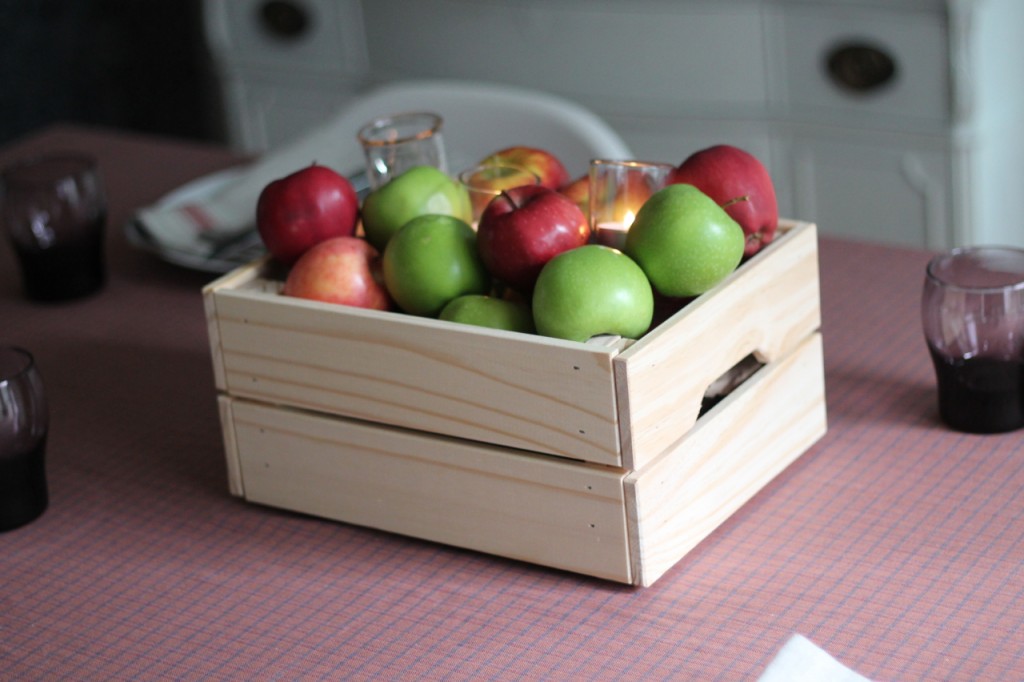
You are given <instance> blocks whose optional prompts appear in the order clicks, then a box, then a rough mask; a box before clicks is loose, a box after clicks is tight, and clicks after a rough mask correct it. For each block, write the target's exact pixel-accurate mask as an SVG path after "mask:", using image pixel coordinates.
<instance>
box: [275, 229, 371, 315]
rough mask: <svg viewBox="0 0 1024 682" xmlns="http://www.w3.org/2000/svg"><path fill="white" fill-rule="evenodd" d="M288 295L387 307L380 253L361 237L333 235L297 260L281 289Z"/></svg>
mask: <svg viewBox="0 0 1024 682" xmlns="http://www.w3.org/2000/svg"><path fill="white" fill-rule="evenodd" d="M282 293H284V294H285V295H287V296H297V297H298V298H308V299H311V300H314V301H324V302H326V303H341V304H343V305H351V306H357V307H359V308H373V309H374V310H388V309H389V308H390V307H391V298H390V297H389V296H388V293H387V290H386V289H385V288H384V278H383V275H382V273H381V259H380V253H379V252H378V251H377V249H375V248H374V247H373V246H372V245H371V244H370V243H369V242H367V241H366V240H365V239H362V238H360V237H349V236H346V237H331V238H330V239H325V240H324V241H322V242H320V243H319V244H317V245H316V246H314V247H313V248H311V249H309V250H308V251H306V252H305V253H304V254H302V256H300V257H299V259H298V260H297V261H295V265H293V266H292V268H291V270H290V271H289V273H288V278H287V279H286V280H285V283H284V289H283V291H282Z"/></svg>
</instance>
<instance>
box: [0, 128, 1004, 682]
mask: <svg viewBox="0 0 1024 682" xmlns="http://www.w3.org/2000/svg"><path fill="white" fill-rule="evenodd" d="M68 148H74V149H79V150H84V151H88V152H92V153H94V154H96V155H97V156H98V158H99V160H100V168H101V170H102V172H103V174H104V177H105V180H106V183H107V187H108V193H109V198H110V203H111V211H110V229H109V230H108V235H107V253H108V256H109V259H110V262H111V279H110V282H109V285H108V286H107V288H106V289H105V290H104V291H103V292H102V293H101V294H99V295H98V296H95V297H93V298H89V299H86V300H83V301H80V302H75V303H69V304H59V305H39V304H32V303H29V302H28V301H26V300H24V299H23V298H22V296H21V292H20V287H19V283H18V279H17V273H16V269H15V262H14V257H13V254H12V252H11V250H10V248H9V246H8V245H7V243H6V242H4V243H3V244H2V245H0V320H3V322H2V326H0V330H2V331H0V341H2V342H6V343H15V344H18V345H21V346H24V347H26V348H29V349H30V350H31V351H32V352H33V353H34V354H35V355H36V358H37V361H38V364H39V366H40V368H41V371H42V372H43V377H44V381H45V384H46V387H47V389H48V393H49V396H50V402H51V406H50V409H51V432H50V440H49V450H48V468H49V480H50V488H51V505H50V508H49V509H48V510H47V512H46V513H45V514H44V515H43V517H42V518H40V519H39V520H37V521H36V522H34V523H32V524H30V525H28V526H25V527H23V528H21V529H18V530H15V531H12V532H8V533H5V534H2V535H0V679H4V680H7V679H11V680H43V679H45V680H55V679H74V680H85V679H103V680H122V679H123V680H127V679H133V680H134V679H175V680H184V679H197V680H198V679H202V680H236V679H287V680H298V679H332V680H333V679H346V680H359V679H409V678H420V679H423V678H427V679H438V678H444V679H451V680H458V679H467V680H468V679H472V680H490V679H513V678H514V679H544V680H556V679H573V680H575V679H603V678H608V679H644V680H657V679H674V680H689V679H719V680H748V679H756V678H757V676H758V675H760V673H761V672H762V671H763V670H764V668H765V666H766V665H767V664H768V662H769V661H770V660H771V659H772V658H773V657H774V656H775V654H776V653H777V652H778V650H779V648H780V647H781V646H782V644H783V643H784V642H785V640H787V639H788V638H789V637H790V636H791V635H792V634H794V633H801V634H803V635H805V636H807V637H808V638H810V639H811V640H812V641H813V642H815V643H816V644H818V645H819V646H820V647H822V648H824V649H825V650H826V651H828V652H829V653H831V654H832V655H833V656H835V657H836V658H837V659H839V660H840V661H841V662H843V663H844V664H846V665H848V666H850V667H852V668H854V669H855V670H857V671H858V672H860V673H861V674H864V675H866V676H869V677H871V678H873V679H877V680H925V679H927V680H1005V679H1019V678H1020V675H1021V673H1020V666H1021V661H1022V660H1024V636H1022V635H1021V634H1020V631H1021V626H1022V624H1024V494H1021V488H1022V486H1024V436H1022V432H1017V433H1012V434H1007V435H998V436H976V435H966V434H960V433H955V432H952V431H949V430H947V429H945V428H943V427H942V426H941V425H940V424H939V422H938V419H937V408H936V404H935V394H934V383H933V377H932V368H931V364H930V360H929V358H928V355H927V352H926V350H925V347H924V344H923V340H922V337H921V332H920V325H919V314H918V299H919V292H920V286H921V276H922V272H923V268H924V265H925V263H926V262H927V259H928V254H927V253H925V252H923V251H915V250H905V249H896V248H891V247H885V246H879V245H871V244H862V243H856V242H851V241H840V240H836V239H831V238H825V237H823V238H822V239H821V284H822V309H823V324H822V329H823V333H824V339H825V370H826V390H827V397H828V398H827V404H828V413H829V431H828V434H827V435H826V436H825V437H824V438H823V439H822V440H821V441H819V442H818V443H817V444H816V445H815V446H814V447H813V448H811V449H810V450H809V451H808V452H807V453H806V454H804V455H803V456H802V457H801V458H800V459H799V460H797V462H795V463H794V464H793V465H791V466H790V467H789V468H788V469H787V470H786V471H785V472H783V473H782V474H781V475H779V476H778V477H777V478H776V479H775V480H774V481H772V482H771V483H770V484H769V485H768V486H767V487H765V488H764V489H763V490H762V491H761V492H760V493H758V494H757V496H756V497H754V498H753V499H752V500H751V501H750V502H748V503H747V504H746V505H745V506H744V507H742V508H741V509H740V510H739V511H738V512H737V513H736V514H735V515H734V516H733V517H732V518H730V519H729V520H728V521H727V522H726V523H724V524H723V525H722V526H720V527H719V528H718V529H717V530H716V531H715V532H714V533H713V534H712V535H710V536H709V537H708V538H707V539H706V540H704V542H703V543H701V544H700V545H699V546H698V547H697V548H696V549H695V550H694V551H692V552H691V553H690V554H689V555H687V556H686V557H685V558H684V559H683V560H682V561H681V562H680V563H679V564H677V565H676V566H675V567H674V568H673V569H672V570H670V571H669V572H668V573H667V574H666V575H665V576H664V577H662V578H661V579H660V580H659V581H658V582H657V583H656V584H655V585H654V586H652V587H649V588H633V587H628V586H622V585H617V584H612V583H606V582H602V581H600V580H596V579H591V578H586V577H581V576H577V575H573V574H569V573H563V572H559V571H554V570H550V569H545V568H541V567H537V566H532V565H529V564H524V563H519V562H516V561H511V560H505V559H499V558H495V557H491V556H487V555H483V554H478V553H474V552H470V551H463V550H458V549H453V548H450V547H446V546H442V545H435V544H431V543H428V542H424V541H420V540H414V539H409V538H405V537H400V536H395V535H390V534H387V533H383V532H379V531H374V530H369V529H365V528H360V527H356V526H350V525H346V524H342V523H335V522H330V521H324V520H320V519H315V518H310V517H306V516H302V515H298V514H292V513H288V512H283V511H278V510H274V509H269V508H264V507H259V506H256V505H251V504H248V503H245V502H243V501H241V500H239V499H237V498H234V497H232V496H231V495H229V493H228V488H227V478H226V469H225V464H224V458H223V450H222V444H221V437H220V424H219V421H218V416H217V409H216V403H215V395H216V394H215V389H214V385H213V374H212V367H211V362H210V356H209V347H208V342H207V336H206V323H205V318H204V314H203V304H202V298H201V295H200V289H201V287H202V286H203V284H205V283H206V282H208V281H210V280H211V279H212V276H210V275H207V274H203V273H197V272H192V271H189V270H185V269H183V268H179V267H176V266H173V265H170V264H167V263H164V262H163V261H161V260H159V259H157V258H156V257H154V256H153V255H151V254H148V253H142V252H140V251H137V250H135V249H133V248H132V247H131V246H129V245H128V244H127V243H126V241H125V239H124V237H123V235H122V234H121V231H120V226H121V225H122V224H123V223H124V221H125V220H126V219H127V218H128V217H129V216H130V215H131V213H132V211H133V210H134V209H136V208H138V207H140V206H144V205H147V204H149V203H151V202H153V201H154V200H156V199H157V198H159V197H160V196H161V195H163V194H164V193H166V192H167V191H170V190H172V189H174V188H175V187H177V186H179V185H181V184H182V183H184V182H186V181H188V180H191V179H193V178H195V177H198V176H200V175H203V174H205V173H208V172H211V171H214V170H217V169H220V168H224V167H227V166H230V165H233V164H235V163H237V162H238V159H237V158H236V157H234V156H232V155H231V154H230V153H229V152H228V151H226V150H224V149H221V148H218V147H214V146H207V145H203V144H198V143H193V142H184V141H179V140H169V139H162V138H155V137H147V136H140V135H136V134H129V133H123V132H118V131H111V130H102V129H91V128H81V127H72V126H57V127H54V128H49V129H46V130H43V131H40V132H39V133H37V134H36V135H33V136H31V137H29V138H26V139H24V140H20V141H18V142H16V143H14V144H12V145H9V146H7V147H6V148H4V149H2V150H0V162H3V163H6V162H8V161H10V160H12V159H14V158H16V157H19V156H22V155H26V154H30V153H34V152H38V151H42V150H53V149H68Z"/></svg>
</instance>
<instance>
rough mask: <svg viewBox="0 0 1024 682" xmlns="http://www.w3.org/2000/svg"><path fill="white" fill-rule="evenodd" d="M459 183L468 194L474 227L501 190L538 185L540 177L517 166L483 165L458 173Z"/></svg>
mask: <svg viewBox="0 0 1024 682" xmlns="http://www.w3.org/2000/svg"><path fill="white" fill-rule="evenodd" d="M459 182H461V183H462V185H463V186H464V187H465V188H466V190H467V191H468V192H469V199H470V202H471V204H472V206H473V225H474V226H475V225H476V224H477V222H479V220H480V216H481V215H482V214H483V212H484V209H485V208H487V204H489V203H491V200H492V199H494V197H496V196H498V195H499V194H501V192H502V191H503V190H506V189H511V188H513V187H521V186H523V185H539V184H540V177H538V176H537V174H536V173H533V172H531V171H528V170H526V169H525V168H519V167H518V166H504V165H498V164H484V165H481V166H476V167H474V168H470V169H468V170H464V171H462V172H461V173H459Z"/></svg>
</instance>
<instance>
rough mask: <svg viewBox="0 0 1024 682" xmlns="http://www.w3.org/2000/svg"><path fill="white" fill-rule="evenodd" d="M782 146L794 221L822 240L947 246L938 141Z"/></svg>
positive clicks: (852, 137)
mask: <svg viewBox="0 0 1024 682" xmlns="http://www.w3.org/2000/svg"><path fill="white" fill-rule="evenodd" d="M783 147H784V148H785V149H787V150H788V152H787V153H788V155H789V163H788V164H786V165H787V166H788V169H787V170H788V173H787V176H788V177H787V179H788V181H789V183H788V184H789V185H790V186H791V187H792V193H793V202H794V204H795V209H794V210H795V211H796V215H798V216H799V217H800V218H801V219H804V220H813V221H815V222H817V223H818V225H819V227H820V228H821V231H822V232H823V233H826V234H835V235H841V236H844V237H850V238H854V239H866V240H876V241H882V242H887V243H890V244H904V245H906V244H916V245H919V246H928V247H931V248H943V247H944V246H946V245H947V244H948V243H950V242H951V241H952V234H951V231H952V224H951V223H952V221H951V217H952V211H953V207H952V178H951V175H952V172H951V152H950V150H949V149H948V144H947V143H946V142H945V141H944V140H943V139H942V137H941V136H935V137H934V138H929V137H923V136H922V137H913V138H912V137H909V136H906V137H896V138H895V139H888V140H887V139H884V138H883V137H881V136H879V135H877V134H870V135H857V134H850V133H849V132H847V131H841V130H832V131H830V132H829V133H828V134H825V133H824V132H817V133H811V134H808V133H806V132H802V133H800V134H798V135H793V136H792V137H791V138H790V139H789V140H788V143H787V144H784V145H783Z"/></svg>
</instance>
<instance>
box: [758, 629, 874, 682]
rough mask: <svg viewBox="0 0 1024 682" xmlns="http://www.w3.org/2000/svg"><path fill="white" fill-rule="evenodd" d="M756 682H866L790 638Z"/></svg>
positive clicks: (815, 649)
mask: <svg viewBox="0 0 1024 682" xmlns="http://www.w3.org/2000/svg"><path fill="white" fill-rule="evenodd" d="M758 682H870V680H868V678H866V677H863V676H861V675H858V674H857V673H855V672H853V671H852V670H850V669H849V668H847V667H846V666H844V665H843V664H842V663H840V662H839V661H837V660H836V659H834V658H832V657H831V656H830V655H828V654H827V653H826V652H825V651H823V650H822V649H819V648H818V647H817V646H815V645H814V644H813V643H812V642H811V641H810V640H809V639H807V638H806V637H804V636H803V635H793V636H792V637H790V638H789V640H788V641H787V642H786V644H785V645H784V646H783V647H782V649H780V650H779V653H778V654H777V655H776V656H775V658H774V659H773V660H772V662H771V663H770V664H769V665H768V667H767V668H765V671H764V673H762V674H761V677H759V678H758Z"/></svg>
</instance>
